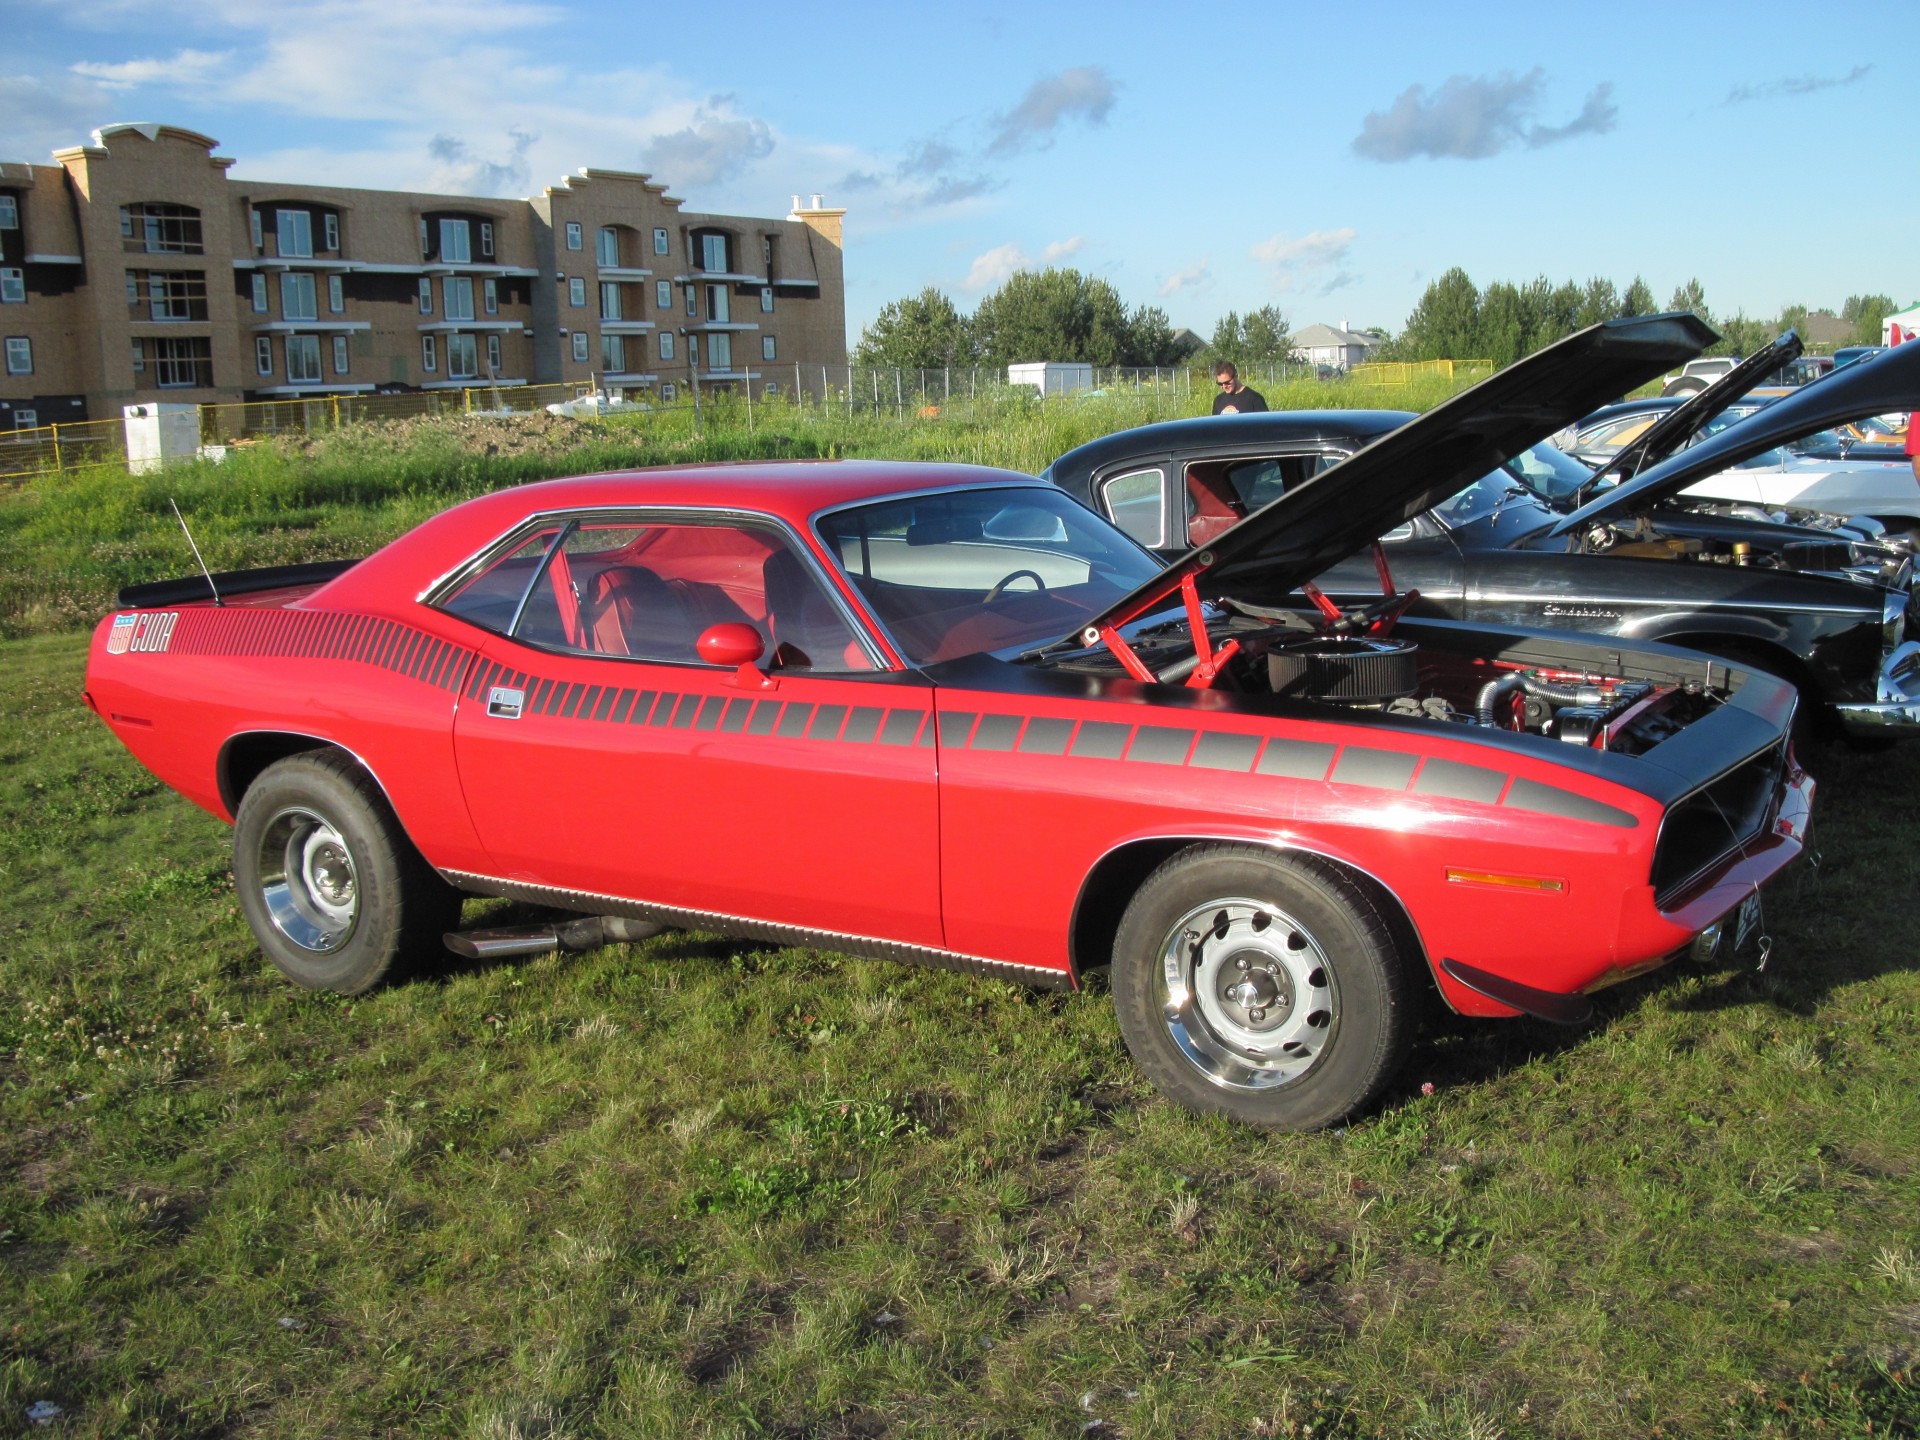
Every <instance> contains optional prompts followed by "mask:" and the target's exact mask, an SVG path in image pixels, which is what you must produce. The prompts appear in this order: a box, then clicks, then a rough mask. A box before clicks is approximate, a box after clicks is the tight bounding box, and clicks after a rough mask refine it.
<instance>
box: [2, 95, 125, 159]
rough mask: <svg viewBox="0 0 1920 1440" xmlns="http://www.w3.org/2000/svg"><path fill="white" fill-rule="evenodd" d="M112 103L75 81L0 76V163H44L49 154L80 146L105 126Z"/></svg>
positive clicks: (110, 115) (109, 119) (114, 101)
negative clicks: (96, 129) (89, 136)
mask: <svg viewBox="0 0 1920 1440" xmlns="http://www.w3.org/2000/svg"><path fill="white" fill-rule="evenodd" d="M118 103H119V102H118V100H116V99H114V98H112V97H111V95H110V94H109V92H108V91H107V90H106V89H104V88H103V87H102V86H101V85H99V84H98V83H97V82H96V81H92V80H87V79H84V78H82V77H80V76H74V75H61V74H53V75H48V76H44V77H43V76H39V75H0V146H4V147H5V148H4V149H0V160H24V161H26V162H27V163H29V164H33V165H46V164H50V163H52V155H53V152H54V151H55V150H59V149H64V148H65V147H66V146H68V145H84V144H86V143H87V135H88V132H90V131H91V130H93V129H94V127H96V126H98V125H104V124H108V123H110V122H111V117H112V114H113V109H114V107H115V106H116V105H117V104H118Z"/></svg>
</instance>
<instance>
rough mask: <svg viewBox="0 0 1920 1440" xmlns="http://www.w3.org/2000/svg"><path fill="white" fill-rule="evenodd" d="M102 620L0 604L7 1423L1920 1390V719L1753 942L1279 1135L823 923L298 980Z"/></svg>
mask: <svg viewBox="0 0 1920 1440" xmlns="http://www.w3.org/2000/svg"><path fill="white" fill-rule="evenodd" d="M82 663H83V641H82V639H81V637H79V636H77V635H53V636H42V637H36V638H29V639H24V640H14V641H8V642H5V643H4V644H0V813H4V814H5V815H6V817H7V823H6V825H5V826H4V828H0V883H3V884H4V885H5V887H6V893H7V895H8V897H9V903H8V904H7V906H6V908H5V910H4V912H0V914H3V915H4V918H3V919H0V927H4V929H3V930H0V933H3V934H4V937H5V942H6V943H5V944H4V945H0V976H4V999H3V1000H0V1431H4V1432H6V1433H21V1432H24V1431H26V1430H27V1428H28V1427H27V1422H26V1419H25V1416H26V1413H27V1408H28V1407H29V1406H32V1405H34V1404H36V1403H38V1402H48V1403H51V1404H53V1405H57V1406H59V1407H60V1410H61V1412H62V1416H61V1418H60V1420H59V1427H60V1428H58V1429H56V1430H53V1431H50V1432H47V1433H58V1434H86V1435H151V1436H167V1437H174V1436H215V1435H220V1436H295V1437H304V1436H314V1437H321V1436H346V1435H372V1434H392V1435H407V1436H412V1435H453V1436H476V1437H489V1440H505V1437H508V1436H515V1435H518V1436H551V1435H560V1436H575V1437H589V1436H627V1435H662V1436H669V1435H671V1436H679V1435H695V1436H706V1435H711V1436H736V1435H738V1436H750V1435H785V1436H802V1435H806V1436H889V1437H894V1436H923V1435H924V1436H944V1435H956V1434H958V1435H979V1436H1029V1435H1058V1436H1069V1437H1071V1436H1079V1435H1082V1434H1092V1435H1116V1436H1142V1437H1145V1436H1155V1437H1168V1440H1175V1437H1178V1440H1195V1437H1214V1436H1219V1437H1229V1436H1250V1435H1251V1436H1302V1435H1316V1436H1370V1435H1387V1436H1396V1437H1397V1436H1424V1437H1477V1440H1489V1437H1493V1436H1496V1435H1503V1436H1506V1437H1533V1436H1555V1437H1561V1436H1579V1437H1587V1436H1592V1437H1602V1436H1604V1437H1609V1440H1611V1437H1617V1436H1622V1435H1636V1436H1638V1435H1671V1436H1711V1435H1724V1436H1752V1435H1769V1436H1806V1437H1812V1436H1834V1435H1865V1434H1872V1435H1874V1436H1885V1435H1909V1436H1910V1435H1913V1434H1915V1433H1916V1431H1917V1430H1920V1377H1916V1376H1915V1374H1914V1371H1913V1368H1912V1366H1913V1363H1914V1359H1915V1357H1916V1353H1920V1256H1917V1252H1920V1105H1916V1103H1915V1099H1914V1097H1915V1094H1916V1091H1917V1090H1920V976H1917V975H1916V973H1915V968H1914V962H1913V959H1912V949H1911V944H1910V938H1909V937H1910V936H1911V935H1912V934H1913V933H1914V932H1915V929H1916V919H1917V918H1920V917H1917V916H1916V909H1917V908H1920V902H1917V901H1916V898H1915V897H1916V896H1920V883H1917V882H1920V874H1917V873H1916V871H1917V870H1920V866H1917V865H1916V860H1915V851H1914V848H1913V845H1912V841H1911V836H1912V832H1913V827H1914V825H1915V822H1916V819H1920V814H1917V813H1916V812H1920V805H1916V803H1915V802H1914V801H1913V800H1912V799H1910V798H1909V797H1912V796H1915V795H1916V794H1920V751H1916V750H1914V749H1911V748H1909V749H1905V750H1900V751H1895V752H1892V753H1889V754H1884V755H1878V756H1852V755H1843V754H1831V755H1825V756H1822V757H1821V762H1820V766H1819V769H1820V773H1821V775H1822V778H1823V782H1824V785H1823V790H1822V793H1821V796H1820V803H1819V821H1818V824H1817V825H1816V835H1817V836H1818V838H1819V843H1820V845H1821V847H1822V848H1823V849H1824V851H1825V857H1824V863H1823V864H1822V865H1821V867H1820V868H1819V869H1818V871H1817V872H1815V871H1805V872H1802V873H1801V874H1800V875H1799V876H1798V878H1797V879H1795V880H1793V881H1792V882H1791V883H1789V884H1787V885H1785V886H1783V887H1782V888H1781V889H1780V891H1779V893H1777V894H1775V895H1773V896H1772V897H1771V898H1770V901H1769V919H1770V922H1771V929H1772V934H1773V936H1774V939H1775V949H1774V952H1773V956H1772V959H1771V961H1770V963H1769V965H1768V967H1767V969H1766V971H1765V972H1764V973H1755V972H1754V971H1753V970H1752V969H1751V968H1747V969H1743V970H1732V969H1720V970H1712V971H1688V970H1682V971H1674V972H1668V973H1665V974H1662V975H1660V976H1656V977H1651V978H1649V979H1646V980H1643V981H1640V982H1636V983H1635V984H1633V985H1630V986H1626V987H1621V988H1620V989H1617V990H1614V991H1611V992H1608V993H1607V994H1606V995H1604V996H1603V997H1601V1006H1600V1008H1601V1018H1600V1019H1599V1021H1598V1022H1597V1023H1596V1024H1594V1025H1593V1026H1591V1027H1590V1028H1587V1029H1584V1030H1578V1031H1570V1032H1569V1031H1560V1030H1555V1029H1552V1028H1550V1027H1546V1026H1541V1025H1536V1024H1532V1023H1526V1022H1522V1023H1508V1024H1492V1023H1488V1024H1475V1023H1466V1022H1454V1023H1450V1024H1443V1025H1440V1026H1438V1027H1437V1028H1435V1029H1434V1030H1433V1031H1431V1032H1430V1033H1428V1034H1426V1035H1425V1036H1423V1038H1422V1039H1421V1040H1420V1042H1419V1044H1418V1046H1417V1048H1416V1050H1415V1052H1414V1054H1413V1057H1412V1060H1411V1063H1410V1064H1409V1065H1408V1067H1407V1068H1406V1070H1405V1072H1404V1074H1403V1076H1402V1078H1401V1080H1400V1081H1399V1082H1398V1084H1397V1086H1396V1088H1395V1090H1394V1091H1393V1093H1392V1094H1391V1095H1390V1096H1389V1097H1388V1098H1387V1100H1386V1102H1385V1103H1384V1104H1383V1106H1382V1107H1381V1108H1380V1110H1379V1111H1378V1112H1377V1113H1376V1114H1374V1115H1372V1116H1370V1117H1368V1118H1366V1119H1364V1120H1361V1121H1359V1122H1358V1123H1355V1124H1353V1125H1351V1126H1350V1127H1348V1128H1346V1129H1345V1130H1342V1131H1339V1132H1334V1133H1327V1134H1320V1135H1312V1136H1272V1135H1266V1134H1261V1133H1256V1132H1253V1131H1248V1130H1244V1129H1236V1128H1234V1127H1232V1126H1230V1125H1228V1124H1225V1123H1223V1122H1218V1121H1215V1120H1210V1119H1202V1118H1198V1117H1195V1116H1192V1115H1189V1114H1187V1113H1185V1112H1182V1111H1179V1110H1176V1109H1174V1108H1173V1107H1172V1106H1170V1105H1168V1104H1167V1103H1166V1102H1164V1101H1162V1100H1161V1099H1159V1098H1158V1097H1157V1096H1155V1095H1154V1094H1153V1093H1152V1092H1150V1091H1149V1090H1148V1089H1147V1088H1145V1087H1144V1086H1143V1084H1142V1083H1141V1081H1140V1079H1139V1077H1138V1076H1137V1074H1136V1073H1135V1072H1134V1070H1133V1069H1132V1067H1131V1066H1130V1064H1129V1063H1128V1062H1127V1060H1126V1058H1125V1055H1124V1052H1123V1051H1122V1049H1121V1045H1120V1041H1119V1036H1118V1033H1117V1031H1116V1029H1115V1025H1114V1021H1113V1016H1112V1012H1111V1008H1110V1006H1109V1004H1108V1003H1107V1001H1106V999H1105V998H1104V997H1103V996H1101V995H1099V994H1091V993H1089V994H1082V995H1076V996H1053V995H1044V994H1039V993H1034V992H1027V991H1024V990H1020V989H1016V988H1014V987H1011V986H1008V985H1004V984H1000V983H994V982H983V981H979V980H975V979H971V978H968V977H964V976H959V975H953V974H947V973H944V972H938V971H919V970H911V969H903V968H897V967H892V966H888V965H885V964H881V963H875V962H866V961H860V960H854V959H851V958H847V957H843V956H838V955H834V954H829V953H824V952H819V951H811V950H771V949H764V948H759V947H755V946H752V945H745V944H736V943H731V942H726V941H721V940H716V939H712V938H707V937H701V936H697V935H687V934H668V935H664V936H661V937H659V938H658V939H656V940H653V941H651V942H649V943H647V944H645V945H642V946H636V947H630V948H623V947H614V948H609V949H606V950H602V951H598V952H594V953H592V954H588V955H573V956H560V957H550V958H545V959H541V960H538V961H534V962H531V963H525V964H517V965H500V966H495V967H492V968H486V967H479V966H472V967H468V968H465V969H462V968H459V967H458V966H457V965H453V964H450V965H449V966H448V968H447V969H446V970H445V971H444V972H442V973H440V974H437V975H435V976H432V977H430V978H426V979H422V980H418V981H415V982H413V983H410V984H406V985H402V986H398V987H395V988H391V989H388V990H385V991H382V992H379V993H376V994H373V995H369V996H366V997H362V998H360V999H357V1000H351V1001H348V1000H342V999H338V998H334V997H328V996H316V995H311V994H306V993H303V992H299V991H296V990H294V989H292V988H291V987H289V986H288V985H286V984H285V983H283V982H282V981H281V980H280V979H279V978H278V977H277V975H276V974H275V973H274V972H272V971H271V970H270V969H269V967H267V966H266V965H265V963H264V962H263V961H262V960H261V958H260V956H259V954H258V952H257V950H256V949H255V947H254V945H253V942H252V940H251V938H250V937H249V935H248V933H247V931H246V928H245V925H244V924H243V922H242V921H241V920H240V918H239V916H238V914H237V912H236V909H235V906H234V901H233V897H232V895H231V892H230V888H229V881H228V877H227V873H226V866H227V849H226V846H227V834H226V831H225V828H224V827H223V826H222V825H220V824H219V823H217V822H215V821H214V820H212V819H210V818H209V817H207V816H205V815H203V814H201V813H200V812H198V811H196V810H194V809H192V808H191V807H190V806H188V805H187V804H186V803H185V802H183V801H181V800H179V799H178V798H176V797H174V796H173V795H171V794H170V793H168V792H166V791H164V790H162V789H161V788H160V787H159V786H158V785H157V784H156V783H155V782H154V781H153V780H152V779H151V778H150V777H149V776H147V775H146V773H145V772H144V771H142V770H140V769H139V768H138V766H136V765H135V764H134V763H133V761H132V760H131V759H130V758H129V757H128V756H127V755H126V754H125V753H124V752H123V751H122V750H121V749H120V748H119V746H118V745H117V744H116V743H115V742H114V741H113V740H112V738H111V737H110V736H109V735H108V733H107V732H106V730H105V728H104V727H103V726H101V725H100V724H99V723H98V722H97V721H95V720H94V719H93V718H92V717H91V716H90V715H88V714H87V713H86V712H85V711H84V710H83V709H82V708H81V707H80V706H79V704H78V703H77V701H76V695H77V692H78V689H79V684H80V675H81V667H82ZM514 913H515V912H513V911H512V910H511V909H510V908H506V907H501V906H499V905H485V904H482V903H480V902H474V903H473V904H472V905H470V907H469V918H470V919H471V920H478V918H479V917H481V916H483V915H487V916H494V917H498V918H501V919H503V920H506V919H511V918H512V916H513V915H514ZM1094 1421H1099V1422H1101V1423H1100V1426H1099V1427H1098V1428H1096V1429H1092V1430H1089V1429H1087V1427H1088V1426H1089V1425H1091V1424H1092V1422H1094ZM1869 1425H1871V1429H1870V1430H1869V1428H1868V1426H1869ZM33 1433H40V1432H33Z"/></svg>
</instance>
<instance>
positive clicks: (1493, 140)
mask: <svg viewBox="0 0 1920 1440" xmlns="http://www.w3.org/2000/svg"><path fill="white" fill-rule="evenodd" d="M1545 79H1546V72H1545V71H1544V70H1543V69H1541V68H1540V67H1539V66H1537V65H1536V66H1535V67H1534V68H1533V69H1531V70H1529V71H1528V72H1527V73H1526V74H1524V75H1515V74H1514V73H1513V72H1512V71H1510V70H1508V71H1502V72H1501V73H1500V74H1498V75H1485V76H1481V75H1452V76H1449V77H1448V78H1447V80H1446V83H1445V84H1443V85H1441V86H1440V88H1439V89H1437V90H1435V91H1434V92H1433V93H1432V94H1431V95H1429V94H1428V93H1427V90H1426V87H1425V86H1422V85H1409V86H1408V87H1407V88H1406V89H1405V90H1403V91H1401V92H1400V94H1399V96H1398V97H1397V98H1396V99H1395V100H1394V102H1393V104H1392V105H1391V106H1390V107H1389V108H1387V109H1385V110H1375V111H1373V112H1371V113H1370V114H1368V115H1367V117H1366V118H1365V119H1364V120H1363V121H1361V124H1360V133H1359V134H1358V135H1357V136H1355V137H1354V141H1353V152H1354V153H1355V154H1356V155H1360V156H1363V157H1365V158H1366V159H1368V160H1378V161H1381V162H1383V163H1393V162H1396V161H1400V160H1411V159H1413V158H1414V157H1415V156H1417V155H1427V156H1431V157H1434V158H1436V159H1437V158H1441V157H1451V158H1453V159H1457V160H1484V159H1486V158H1488V157H1489V156H1492V155H1497V154H1499V153H1500V152H1501V151H1502V150H1506V149H1509V148H1511V147H1512V146H1515V145H1525V146H1527V147H1529V148H1537V147H1539V146H1542V145H1551V144H1554V143H1556V142H1558V141H1561V140H1570V139H1572V138H1574V137H1575V136H1578V135H1603V134H1605V133H1606V132H1607V131H1609V130H1611V129H1613V127H1614V122H1615V120H1616V119H1617V118H1618V116H1619V113H1620V112H1619V107H1618V106H1616V105H1615V104H1614V103H1613V101H1612V95H1613V87H1612V86H1611V85H1597V86H1595V87H1594V89H1593V91H1592V93H1591V94H1589V95H1588V96H1587V99H1586V103H1585V104H1584V105H1583V106H1582V107H1581V110H1580V113H1579V114H1578V115H1576V116H1575V117H1574V118H1573V119H1572V120H1570V121H1568V122H1567V123H1566V124H1564V125H1537V124H1533V123H1531V116H1532V114H1533V112H1534V110H1535V109H1536V108H1537V107H1538V105H1539V103H1540V94H1541V90H1542V87H1543V85H1544V83H1545Z"/></svg>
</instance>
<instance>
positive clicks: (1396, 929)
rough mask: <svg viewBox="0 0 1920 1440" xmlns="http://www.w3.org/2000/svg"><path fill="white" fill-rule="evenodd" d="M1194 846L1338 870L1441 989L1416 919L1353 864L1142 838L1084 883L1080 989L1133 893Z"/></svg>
mask: <svg viewBox="0 0 1920 1440" xmlns="http://www.w3.org/2000/svg"><path fill="white" fill-rule="evenodd" d="M1194 845H1246V846H1249V847H1251V848H1254V849H1260V850H1270V851H1272V852H1273V853H1274V854H1275V855H1286V856H1290V857H1298V858H1304V859H1308V860H1313V861H1316V862H1318V863H1319V864H1322V865H1325V866H1328V867H1329V868H1331V869H1333V870H1336V871H1338V872H1339V873H1340V874H1342V875H1344V876H1346V877H1347V878H1348V879H1349V880H1351V881H1352V882H1353V883H1354V884H1355V885H1358V886H1359V887H1360V888H1361V889H1362V890H1364V891H1365V892H1366V893H1367V895H1368V898H1370V899H1371V900H1372V901H1373V902H1374V903H1375V904H1376V905H1377V906H1378V907H1379V910H1380V913H1381V914H1382V915H1383V916H1385V917H1386V920H1387V924H1388V927H1389V928H1390V929H1391V930H1392V932H1393V939H1394V943H1395V944H1396V945H1397V946H1399V947H1400V949H1401V954H1402V955H1404V956H1405V957H1406V958H1407V960H1408V963H1409V965H1410V967H1411V966H1412V965H1414V964H1415V963H1416V962H1417V964H1418V966H1419V968H1421V969H1423V970H1424V971H1425V972H1426V975H1427V977H1428V979H1429V980H1430V981H1431V982H1432V984H1433V985H1434V987H1435V989H1436V990H1438V989H1439V986H1440V977H1439V975H1438V972H1437V971H1436V970H1435V968H1434V963H1433V960H1432V957H1431V956H1429V955H1428V954H1427V949H1426V946H1425V944H1424V943H1422V941H1421V939H1420V931H1419V928H1418V927H1417V926H1415V924H1414V923H1413V916H1412V915H1410V914H1409V913H1408V912H1407V907H1406V906H1405V905H1404V904H1403V903H1402V902H1401V900H1400V897H1399V896H1398V895H1396V894H1395V893H1394V892H1393V890H1392V888H1391V887H1390V886H1388V885H1387V883H1386V882H1385V881H1383V880H1382V879H1380V877H1379V876H1377V875H1375V874H1373V873H1372V872H1371V871H1368V870H1366V869H1363V868H1362V867H1361V866H1359V865H1356V864H1354V863H1353V862H1352V861H1349V860H1344V859H1342V858H1340V857H1339V856H1335V855H1329V854H1327V853H1326V852H1325V851H1322V850H1313V849H1309V848H1308V847H1306V846H1304V845H1287V844H1282V843H1280V842H1278V841H1274V840H1270V839H1261V838H1252V837H1249V836H1246V835H1150V836H1142V837H1140V838H1138V839H1134V840H1128V841H1125V842H1123V843H1122V844H1120V845H1116V846H1115V847H1114V848H1113V849H1111V850H1109V851H1108V852H1107V853H1106V854H1104V855H1102V856H1101V857H1100V859H1099V860H1098V861H1097V862H1095V864H1094V867H1093V869H1092V870H1091V871H1089V872H1088V874H1087V878H1086V879H1085V880H1084V881H1083V882H1082V883H1081V886H1080V893H1079V895H1078V896H1076V897H1075V899H1074V904H1073V918H1072V920H1071V922H1070V923H1069V927H1068V931H1067V964H1068V968H1069V970H1070V972H1071V973H1072V975H1073V980H1074V984H1075V985H1076V986H1078V985H1079V984H1080V983H1081V982H1082V980H1083V979H1084V977H1085V975H1086V973H1087V972H1088V971H1089V970H1095V969H1099V968H1101V967H1102V966H1105V965H1106V964H1108V963H1109V961H1110V960H1111V959H1112V956H1113V944H1114V940H1115V938H1116V937H1117V936H1118V935H1119V932H1120V917H1121V916H1122V914H1124V913H1125V911H1126V908H1127V904H1128V902H1129V901H1130V900H1132V898H1133V895H1134V892H1135V891H1137V890H1138V889H1139V888H1140V886H1141V885H1142V884H1144V883H1145V881H1146V878H1147V877H1148V876H1149V875H1151V874H1152V873H1153V872H1154V871H1155V870H1157V869H1158V868H1159V867H1160V866H1161V865H1163V864H1165V863H1166V862H1167V861H1168V860H1170V859H1172V858H1173V857H1174V856H1175V855H1177V854H1179V853H1180V852H1181V851H1182V850H1186V849H1188V848H1190V847H1192V846H1194Z"/></svg>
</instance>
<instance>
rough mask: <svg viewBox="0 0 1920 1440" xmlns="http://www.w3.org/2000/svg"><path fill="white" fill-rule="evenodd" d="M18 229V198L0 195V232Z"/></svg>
mask: <svg viewBox="0 0 1920 1440" xmlns="http://www.w3.org/2000/svg"><path fill="white" fill-rule="evenodd" d="M19 228H20V197H19V196H17V195H6V194H0V230H18V229H19Z"/></svg>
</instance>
